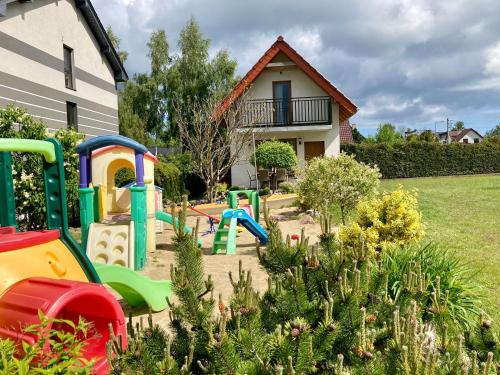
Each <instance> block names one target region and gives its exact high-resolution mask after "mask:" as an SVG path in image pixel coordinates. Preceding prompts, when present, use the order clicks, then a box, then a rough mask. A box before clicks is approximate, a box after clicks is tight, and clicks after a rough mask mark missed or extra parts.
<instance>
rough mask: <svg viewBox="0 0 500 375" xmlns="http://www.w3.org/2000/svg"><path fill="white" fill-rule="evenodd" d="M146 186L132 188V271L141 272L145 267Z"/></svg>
mask: <svg viewBox="0 0 500 375" xmlns="http://www.w3.org/2000/svg"><path fill="white" fill-rule="evenodd" d="M146 190H147V187H146V186H132V187H131V188H130V195H131V210H130V211H131V218H132V221H133V222H134V251H135V257H134V258H135V259H134V269H135V270H142V269H143V268H144V267H145V266H146V240H147V239H146V219H147V207H146Z"/></svg>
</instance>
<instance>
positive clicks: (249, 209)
mask: <svg viewBox="0 0 500 375" xmlns="http://www.w3.org/2000/svg"><path fill="white" fill-rule="evenodd" d="M239 208H240V209H242V210H243V211H245V212H246V213H247V214H248V216H250V217H251V218H253V217H254V215H253V207H252V206H251V205H249V204H244V205H242V206H240V207H239Z"/></svg>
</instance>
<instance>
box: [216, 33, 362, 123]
mask: <svg viewBox="0 0 500 375" xmlns="http://www.w3.org/2000/svg"><path fill="white" fill-rule="evenodd" d="M280 52H281V53H283V54H284V55H285V56H287V57H288V58H289V59H290V60H291V61H292V62H294V63H295V64H296V65H297V66H298V67H299V68H300V69H301V70H302V71H303V72H304V73H305V74H307V76H308V77H309V78H311V79H312V80H313V81H314V82H315V83H316V84H317V85H318V86H319V87H321V88H322V89H323V90H324V91H325V92H326V93H327V94H328V95H330V96H331V97H332V98H333V99H335V101H336V102H337V103H338V104H339V108H340V113H339V117H340V121H341V122H342V121H345V120H347V119H348V118H349V117H351V116H352V115H354V114H355V113H356V112H357V110H358V108H357V107H356V105H355V104H354V103H353V102H351V101H350V100H349V99H348V98H347V97H346V96H345V95H344V94H342V93H341V92H340V91H339V90H338V89H337V88H336V87H335V86H333V85H332V84H331V82H330V81H328V80H327V79H326V78H325V77H324V76H323V75H321V74H320V73H319V72H318V71H317V70H316V69H314V68H313V67H312V66H311V64H309V63H308V62H307V61H306V60H305V59H304V58H303V57H302V56H300V55H299V53H298V52H297V51H295V50H294V49H293V48H292V47H291V46H290V45H289V44H288V43H287V42H285V40H284V39H283V37H282V36H279V37H278V39H277V40H276V42H274V43H273V45H272V46H271V47H270V48H269V49H268V50H267V51H266V52H265V53H264V55H263V56H262V57H261V58H260V59H259V61H257V63H256V64H255V65H254V66H253V67H252V69H250V71H249V72H248V73H247V74H246V75H245V76H244V77H243V78H242V79H241V81H240V82H239V83H238V84H237V85H236V86H235V88H234V89H233V90H232V91H231V92H230V93H229V94H228V95H227V96H226V98H225V99H224V100H223V102H222V104H221V106H220V107H219V109H218V111H219V112H218V114H220V113H223V112H224V111H225V110H226V109H227V107H228V106H229V105H230V104H231V103H232V102H234V101H235V100H236V99H238V98H239V97H240V96H241V95H242V94H243V92H244V91H245V90H246V89H247V88H248V87H249V86H250V85H251V84H252V83H253V82H254V81H255V80H256V79H257V77H259V75H260V74H261V73H262V72H263V71H264V69H265V68H266V65H267V64H268V63H270V62H271V61H272V60H273V59H274V58H275V57H276V55H277V54H278V53H280Z"/></svg>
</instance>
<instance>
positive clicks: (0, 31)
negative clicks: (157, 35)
mask: <svg viewBox="0 0 500 375" xmlns="http://www.w3.org/2000/svg"><path fill="white" fill-rule="evenodd" d="M127 78H128V77H127V73H126V71H125V69H124V68H123V65H122V63H121V62H120V59H119V57H118V54H117V53H116V51H115V49H114V48H113V46H112V44H111V42H110V40H109V38H108V37H107V35H106V31H105V30H104V28H103V26H102V24H101V22H100V21H99V18H98V16H97V14H96V12H95V10H94V8H93V6H92V4H91V2H90V1H89V0H32V1H27V0H0V107H5V106H6V105H8V104H10V103H14V104H15V105H17V106H20V107H24V108H26V109H27V110H28V112H29V113H30V114H31V115H33V116H34V117H36V118H40V119H41V120H42V121H43V122H45V123H46V124H47V126H48V127H49V129H52V130H55V129H60V128H66V127H71V128H74V129H77V130H78V131H80V132H82V133H85V134H86V135H87V136H95V135H102V134H117V133H118V97H117V90H116V83H117V82H123V81H126V80H127Z"/></svg>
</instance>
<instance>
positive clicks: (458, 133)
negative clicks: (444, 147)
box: [437, 128, 483, 141]
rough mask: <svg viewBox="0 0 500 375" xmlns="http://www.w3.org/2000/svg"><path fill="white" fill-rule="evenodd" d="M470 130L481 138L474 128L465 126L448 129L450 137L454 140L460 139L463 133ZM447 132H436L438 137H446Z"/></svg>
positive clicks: (463, 135)
mask: <svg viewBox="0 0 500 375" xmlns="http://www.w3.org/2000/svg"><path fill="white" fill-rule="evenodd" d="M471 131H472V132H474V133H476V134H477V135H478V136H480V137H481V138H483V136H482V135H481V134H480V133H479V132H478V131H477V130H474V129H472V128H466V129H463V130H450V138H451V139H452V140H454V141H460V140H461V139H462V138H463V137H465V135H466V134H467V133H468V132H471ZM447 133H448V132H439V133H437V134H438V136H439V138H443V137H446V135H447Z"/></svg>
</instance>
